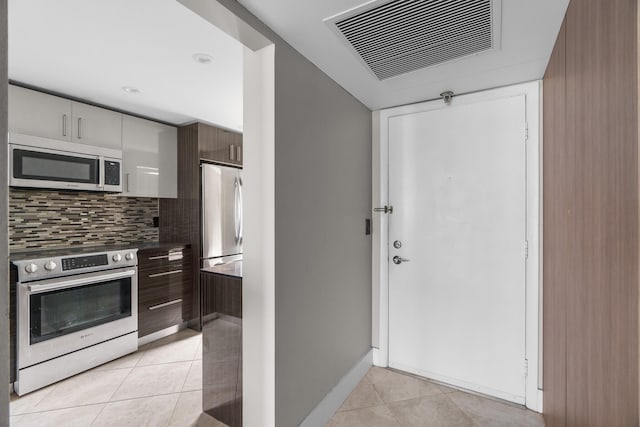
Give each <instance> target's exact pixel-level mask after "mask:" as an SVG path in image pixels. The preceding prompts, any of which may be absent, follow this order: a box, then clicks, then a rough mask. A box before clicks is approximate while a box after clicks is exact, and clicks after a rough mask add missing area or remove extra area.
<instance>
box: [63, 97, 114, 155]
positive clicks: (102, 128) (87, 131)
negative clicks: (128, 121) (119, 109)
mask: <svg viewBox="0 0 640 427" xmlns="http://www.w3.org/2000/svg"><path fill="white" fill-rule="evenodd" d="M71 111H72V113H73V121H72V123H73V126H72V128H73V132H72V135H73V137H72V141H73V142H78V143H81V144H87V145H95V146H98V147H104V148H114V149H117V150H121V149H122V114H120V113H116V112H115V111H111V110H106V109H104V108H99V107H94V106H92V105H87V104H83V103H81V102H75V101H72V103H71Z"/></svg>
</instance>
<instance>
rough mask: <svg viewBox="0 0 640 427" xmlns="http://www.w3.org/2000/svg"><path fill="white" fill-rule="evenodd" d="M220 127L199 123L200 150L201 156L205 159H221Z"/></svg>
mask: <svg viewBox="0 0 640 427" xmlns="http://www.w3.org/2000/svg"><path fill="white" fill-rule="evenodd" d="M219 132H220V129H218V128H215V127H213V126H209V125H205V124H202V123H199V124H198V151H199V152H200V158H201V159H205V160H211V161H216V160H221V159H220V158H219V157H220V153H219V150H220V147H219V146H220V138H219V136H218V133H219Z"/></svg>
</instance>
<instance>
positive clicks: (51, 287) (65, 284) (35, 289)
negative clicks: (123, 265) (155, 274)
mask: <svg viewBox="0 0 640 427" xmlns="http://www.w3.org/2000/svg"><path fill="white" fill-rule="evenodd" d="M135 274H136V271H135V270H126V271H121V272H118V273H109V274H102V273H100V274H95V275H90V276H89V275H87V276H84V277H78V278H75V279H69V280H63V281H60V280H56V279H53V280H51V281H48V282H50V283H44V284H33V285H28V287H29V292H31V293H32V294H40V293H42V292H50V291H57V290H60V289H68V288H75V287H78V286H84V285H91V284H93V283H99V282H104V281H109V280H116V279H123V278H125V277H132V276H135Z"/></svg>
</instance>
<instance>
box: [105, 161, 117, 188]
mask: <svg viewBox="0 0 640 427" xmlns="http://www.w3.org/2000/svg"><path fill="white" fill-rule="evenodd" d="M104 183H105V185H120V162H116V161H112V160H105V161H104Z"/></svg>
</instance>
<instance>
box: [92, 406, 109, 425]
mask: <svg viewBox="0 0 640 427" xmlns="http://www.w3.org/2000/svg"><path fill="white" fill-rule="evenodd" d="M108 404H109V402H107V403H105V404H103V406H102V409H100V412H98V415H96V417H95V418H94V419H93V420H91V423H90V424H89V427H91V426H92V425H94V424H95V423H96V421H97V420H98V418H100V415H102V413H103V412H104V410H105V408H106V407H107V405H108Z"/></svg>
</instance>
